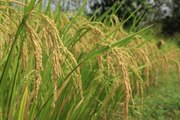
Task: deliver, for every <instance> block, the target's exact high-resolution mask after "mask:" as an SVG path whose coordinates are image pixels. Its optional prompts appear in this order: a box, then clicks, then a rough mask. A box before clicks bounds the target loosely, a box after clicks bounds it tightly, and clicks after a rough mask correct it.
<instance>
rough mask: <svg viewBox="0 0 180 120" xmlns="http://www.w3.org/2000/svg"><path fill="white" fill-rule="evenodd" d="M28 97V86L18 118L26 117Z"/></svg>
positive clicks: (21, 119)
mask: <svg viewBox="0 0 180 120" xmlns="http://www.w3.org/2000/svg"><path fill="white" fill-rule="evenodd" d="M27 98H28V87H26V89H25V91H24V94H23V97H22V100H21V105H20V110H19V116H18V120H23V118H24V113H25V108H26V102H27Z"/></svg>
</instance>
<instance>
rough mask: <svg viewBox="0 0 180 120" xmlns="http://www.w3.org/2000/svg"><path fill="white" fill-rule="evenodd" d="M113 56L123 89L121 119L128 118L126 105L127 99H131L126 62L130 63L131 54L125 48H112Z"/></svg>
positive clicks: (127, 104)
mask: <svg viewBox="0 0 180 120" xmlns="http://www.w3.org/2000/svg"><path fill="white" fill-rule="evenodd" d="M112 54H113V57H114V58H115V60H116V61H115V62H116V64H117V65H118V67H117V70H118V69H119V70H118V71H119V75H122V78H123V80H122V86H123V90H124V108H123V119H124V120H127V119H128V106H129V101H130V99H131V100H132V101H133V99H132V90H131V83H130V79H129V75H128V64H130V59H131V56H130V55H129V54H128V52H127V51H126V50H125V49H114V50H113V51H112Z"/></svg>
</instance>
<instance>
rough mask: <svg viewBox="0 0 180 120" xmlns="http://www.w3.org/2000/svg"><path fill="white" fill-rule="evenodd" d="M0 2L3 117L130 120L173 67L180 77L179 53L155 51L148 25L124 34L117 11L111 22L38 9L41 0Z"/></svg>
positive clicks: (168, 47)
mask: <svg viewBox="0 0 180 120" xmlns="http://www.w3.org/2000/svg"><path fill="white" fill-rule="evenodd" d="M12 3H15V4H12ZM0 4H1V6H0V9H1V12H0V29H1V32H0V36H1V37H0V59H1V61H0V70H1V71H0V75H1V77H0V119H2V120H4V119H19V120H21V119H28V120H33V119H40V120H41V119H42V120H43V119H53V120H54V119H124V120H127V119H128V116H130V115H131V114H129V112H131V111H132V110H135V109H132V108H134V105H136V103H138V102H137V101H136V99H135V98H136V97H139V98H140V101H141V104H139V107H140V108H141V109H142V105H143V99H144V95H145V94H144V92H145V91H146V90H148V89H149V88H151V86H152V85H156V84H159V83H158V80H159V78H158V77H161V74H167V73H169V72H170V71H171V70H170V69H169V66H171V65H172V64H173V65H172V66H173V68H172V69H173V70H174V71H175V72H174V74H177V75H179V64H180V63H178V61H179V56H180V54H179V53H180V52H179V51H180V50H179V49H178V48H177V47H176V45H175V44H173V43H165V44H164V45H163V46H162V48H161V49H158V47H157V45H156V41H155V38H151V37H148V33H149V30H150V27H151V26H148V27H146V28H144V29H142V30H140V31H138V32H135V33H127V32H125V31H124V30H123V29H122V27H121V26H122V24H121V23H120V22H119V20H118V19H117V17H116V16H114V15H111V16H110V18H108V19H110V23H109V25H111V26H106V25H105V24H104V23H101V22H97V21H90V20H88V19H87V18H86V17H84V16H82V15H81V13H82V12H83V7H82V8H81V9H80V10H79V11H78V13H77V15H75V16H71V18H69V17H68V16H67V15H66V13H64V12H62V11H60V9H58V10H56V11H55V12H52V11H51V9H50V7H47V8H46V10H45V12H43V11H41V1H30V2H28V1H25V2H24V3H23V2H22V3H21V2H18V3H17V2H16V1H5V0H2V1H0ZM13 5H16V7H13ZM102 17H103V16H101V17H100V18H99V19H103V18H102ZM142 36H143V37H142Z"/></svg>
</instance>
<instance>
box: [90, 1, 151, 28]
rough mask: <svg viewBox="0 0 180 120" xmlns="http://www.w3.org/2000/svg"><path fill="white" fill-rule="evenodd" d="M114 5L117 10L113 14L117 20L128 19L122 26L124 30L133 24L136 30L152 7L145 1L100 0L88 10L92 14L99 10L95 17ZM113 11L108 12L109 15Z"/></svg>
mask: <svg viewBox="0 0 180 120" xmlns="http://www.w3.org/2000/svg"><path fill="white" fill-rule="evenodd" d="M114 4H116V5H115V7H114V9H117V11H116V13H115V14H116V15H117V16H118V18H119V19H120V20H121V21H125V20H127V19H128V20H127V21H126V22H125V24H124V27H126V28H129V27H130V26H131V25H132V24H135V26H136V28H138V26H139V25H140V21H144V19H145V18H146V17H147V14H148V13H149V10H151V9H150V8H151V7H152V6H151V5H150V4H149V3H148V1H147V0H101V1H95V2H94V4H93V5H92V6H90V8H91V10H92V11H93V12H92V14H94V13H95V11H96V10H98V9H99V12H98V14H97V16H101V15H102V14H103V13H105V12H106V11H107V10H109V9H110V8H111V7H112V6H113V5H114ZM119 6H120V7H119ZM114 9H113V10H114ZM113 10H112V11H111V12H109V15H111V14H112V13H113V12H114V11H113ZM135 11H136V12H135ZM97 16H96V17H97ZM129 16H131V17H129ZM106 17H108V16H106Z"/></svg>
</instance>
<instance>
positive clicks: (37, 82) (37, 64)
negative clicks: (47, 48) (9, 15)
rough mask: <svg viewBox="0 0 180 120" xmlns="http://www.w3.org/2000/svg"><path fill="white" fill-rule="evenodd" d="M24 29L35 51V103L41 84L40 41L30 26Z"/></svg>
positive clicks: (27, 25)
mask: <svg viewBox="0 0 180 120" xmlns="http://www.w3.org/2000/svg"><path fill="white" fill-rule="evenodd" d="M26 28H27V30H28V31H29V34H30V35H29V38H30V40H31V41H32V44H33V45H34V49H35V82H34V91H33V93H34V94H33V95H34V97H35V101H36V102H37V95H38V91H39V86H40V84H41V80H42V79H41V75H40V72H41V69H42V49H41V41H40V39H39V37H38V35H37V34H36V32H34V30H33V29H32V28H31V26H30V25H29V24H28V23H26Z"/></svg>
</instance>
